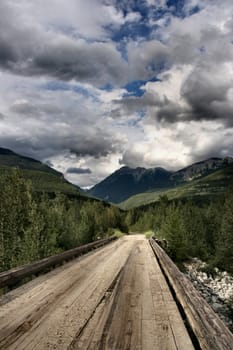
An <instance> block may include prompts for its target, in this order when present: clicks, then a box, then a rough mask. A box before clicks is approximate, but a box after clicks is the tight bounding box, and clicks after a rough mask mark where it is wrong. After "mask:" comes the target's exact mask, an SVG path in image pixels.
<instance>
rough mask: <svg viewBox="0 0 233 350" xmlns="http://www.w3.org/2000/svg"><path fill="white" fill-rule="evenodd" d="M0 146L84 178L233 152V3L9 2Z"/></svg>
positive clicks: (2, 6)
mask: <svg viewBox="0 0 233 350" xmlns="http://www.w3.org/2000/svg"><path fill="white" fill-rule="evenodd" d="M0 14H1V15H0V146H1V147H6V148H10V149H12V150H14V151H16V152H18V153H21V154H24V155H27V156H31V157H34V158H36V159H39V160H41V161H43V162H47V163H48V164H50V165H52V166H53V167H54V168H56V169H57V170H59V171H62V172H63V173H64V174H65V176H66V178H67V179H68V180H70V181H72V182H74V183H76V184H78V185H80V186H83V187H87V186H92V185H94V184H95V183H97V182H99V181H100V180H102V179H103V178H104V177H106V176H107V175H109V174H110V173H111V172H113V171H114V170H116V169H117V168H119V167H120V166H122V165H128V166H131V167H136V166H144V167H155V166H162V167H165V168H167V169H174V170H175V169H178V168H181V167H183V166H186V165H188V164H190V163H193V162H195V161H199V160H202V159H205V158H208V157H211V156H220V157H224V156H227V155H233V2H232V0H177V1H175V0H169V1H166V0H49V1H47V0H34V1H32V0H1V1H0Z"/></svg>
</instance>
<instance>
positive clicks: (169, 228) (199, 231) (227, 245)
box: [126, 187, 233, 273]
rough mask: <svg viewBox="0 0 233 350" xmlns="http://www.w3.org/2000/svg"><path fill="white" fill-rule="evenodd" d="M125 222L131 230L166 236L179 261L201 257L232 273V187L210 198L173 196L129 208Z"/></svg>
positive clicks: (169, 247)
mask: <svg viewBox="0 0 233 350" xmlns="http://www.w3.org/2000/svg"><path fill="white" fill-rule="evenodd" d="M126 224H127V225H128V226H129V228H130V230H132V231H145V230H152V232H153V233H154V236H155V237H158V238H161V239H166V240H167V247H166V249H167V251H168V253H169V255H170V256H171V257H172V258H173V259H174V260H175V261H177V262H182V261H184V260H186V259H188V258H190V257H199V258H201V259H202V260H204V261H206V262H207V263H209V268H210V270H211V269H212V267H214V266H217V267H219V268H220V269H225V270H227V271H229V272H231V273H233V254H232V252H233V187H231V188H230V189H229V190H228V191H227V193H226V195H225V196H223V197H221V198H220V197H219V198H218V200H215V201H214V200H211V201H209V202H203V201H197V200H196V201H192V200H187V199H183V200H170V201H169V199H168V197H167V196H161V197H160V200H159V201H158V202H156V203H153V204H150V205H147V206H143V207H139V208H134V209H130V210H129V211H128V212H127V215H126Z"/></svg>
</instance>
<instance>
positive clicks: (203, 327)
mask: <svg viewBox="0 0 233 350" xmlns="http://www.w3.org/2000/svg"><path fill="white" fill-rule="evenodd" d="M150 244H151V247H152V249H153V251H154V253H155V255H156V257H157V259H158V261H159V263H160V266H161V268H162V270H163V271H164V273H165V275H166V277H167V278H168V280H169V283H170V285H171V286H172V288H173V289H174V291H175V293H176V297H177V300H178V301H179V303H180V304H181V306H182V308H183V310H184V313H185V315H186V317H187V320H188V322H189V324H190V326H191V328H192V330H193V332H194V334H195V335H196V337H197V339H198V341H199V343H200V346H201V348H202V349H203V350H210V349H211V350H231V349H233V334H232V333H231V332H230V330H229V329H228V328H227V327H226V326H225V324H224V323H223V321H222V320H221V319H220V318H219V317H218V316H217V315H216V314H215V312H214V311H213V310H212V308H211V307H210V306H209V305H208V303H207V302H206V301H205V300H204V299H203V298H202V296H201V295H200V293H199V292H198V291H197V290H196V289H195V287H194V286H193V284H192V283H191V281H189V280H188V278H187V277H185V276H184V274H183V273H182V272H180V270H179V269H178V268H177V266H176V265H175V264H174V263H173V262H172V260H171V259H170V258H169V257H168V255H167V254H166V253H165V252H164V250H163V249H162V248H161V247H160V246H159V245H158V244H157V243H156V242H155V241H154V240H153V239H150Z"/></svg>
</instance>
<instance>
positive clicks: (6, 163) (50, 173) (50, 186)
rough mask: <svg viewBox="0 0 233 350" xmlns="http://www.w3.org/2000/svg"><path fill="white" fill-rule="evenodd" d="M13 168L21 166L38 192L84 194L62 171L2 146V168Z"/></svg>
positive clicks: (25, 175) (0, 166) (7, 169)
mask: <svg viewBox="0 0 233 350" xmlns="http://www.w3.org/2000/svg"><path fill="white" fill-rule="evenodd" d="M12 168H19V169H20V170H21V172H22V174H23V176H24V177H25V178H26V179H28V180H30V181H31V183H32V187H33V189H34V190H35V191H36V192H49V193H52V192H53V193H55V192H61V193H66V194H70V195H78V196H79V195H80V193H82V194H83V195H84V192H83V191H82V190H81V188H79V187H78V186H75V185H73V184H71V183H70V182H68V181H67V180H66V179H65V178H64V175H63V174H62V173H61V172H59V171H57V170H55V169H53V168H51V167H49V166H48V165H47V164H44V163H42V162H40V161H39V160H36V159H34V158H31V157H26V156H22V155H20V154H18V153H16V152H14V151H12V150H10V149H8V148H3V147H0V170H1V171H10V170H11V169H12Z"/></svg>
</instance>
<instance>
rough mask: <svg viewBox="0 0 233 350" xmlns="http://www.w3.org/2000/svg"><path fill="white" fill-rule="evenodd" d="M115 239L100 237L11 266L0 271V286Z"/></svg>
mask: <svg viewBox="0 0 233 350" xmlns="http://www.w3.org/2000/svg"><path fill="white" fill-rule="evenodd" d="M115 239H117V237H115V236H111V237H109V238H104V239H100V240H98V241H95V242H91V243H88V244H85V245H82V246H80V247H77V248H73V249H70V250H66V251H64V252H62V253H60V254H57V255H53V256H49V257H47V258H44V259H42V260H38V261H35V262H33V263H29V264H26V265H22V266H19V267H16V268H13V269H11V270H8V271H4V272H1V273H0V288H4V287H9V286H12V285H15V284H16V283H18V282H20V281H21V280H23V279H24V278H26V277H29V276H32V275H34V274H36V273H39V272H42V271H43V270H45V269H47V268H50V267H53V266H56V265H59V264H61V263H62V262H63V261H66V260H69V259H72V258H75V257H78V256H80V255H82V254H85V253H87V252H89V251H90V250H92V249H96V248H99V247H101V246H103V245H105V244H107V243H109V242H111V241H113V240H115Z"/></svg>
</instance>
